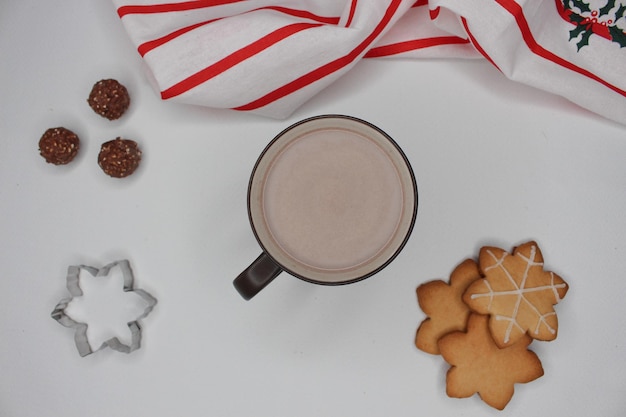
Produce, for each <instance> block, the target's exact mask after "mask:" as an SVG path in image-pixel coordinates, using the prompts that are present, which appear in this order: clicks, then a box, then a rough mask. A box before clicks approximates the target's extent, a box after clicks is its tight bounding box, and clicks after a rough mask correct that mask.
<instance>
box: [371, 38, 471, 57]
mask: <svg viewBox="0 0 626 417" xmlns="http://www.w3.org/2000/svg"><path fill="white" fill-rule="evenodd" d="M466 43H469V40H467V39H463V38H459V37H458V36H440V37H435V38H424V39H414V40H411V41H405V42H398V43H392V44H389V45H384V46H378V47H376V48H372V49H370V50H369V51H367V53H366V54H365V55H364V57H365V58H380V57H383V56H391V55H397V54H401V53H404V52H409V51H415V50H418V49H424V48H431V47H434V46H441V45H461V44H466Z"/></svg>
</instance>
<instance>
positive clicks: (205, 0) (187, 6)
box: [117, 0, 245, 17]
mask: <svg viewBox="0 0 626 417" xmlns="http://www.w3.org/2000/svg"><path fill="white" fill-rule="evenodd" d="M241 1H245V0H193V1H183V2H180V3H163V4H138V5H126V6H121V7H120V8H118V9H117V15H118V16H119V17H124V16H126V15H129V14H151V13H169V12H181V11H185V10H195V9H203V8H205V7H213V6H222V5H224V4H231V3H238V2H241Z"/></svg>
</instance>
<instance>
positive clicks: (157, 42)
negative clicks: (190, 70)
mask: <svg viewBox="0 0 626 417" xmlns="http://www.w3.org/2000/svg"><path fill="white" fill-rule="evenodd" d="M265 9H270V10H275V11H277V12H280V13H284V14H288V15H290V16H294V17H300V18H305V19H310V20H315V21H317V22H321V23H326V24H331V25H336V24H337V23H338V22H339V17H324V16H318V15H315V14H313V13H310V12H308V11H305V10H296V9H288V8H286V7H262V8H259V9H254V10H251V12H253V11H258V10H265ZM221 19H222V18H218V19H212V20H207V21H205V22H199V23H196V24H193V25H190V26H186V27H184V28H180V29H178V30H175V31H174V32H172V33H169V34H167V35H165V36H162V37H160V38H157V39H154V40H151V41H148V42H145V43H143V44H141V45H139V47H138V48H137V50H138V51H139V54H140V55H141V56H144V55H145V54H147V53H148V52H150V51H151V50H153V49H155V48H158V47H159V46H162V45H165V44H166V43H168V42H170V41H171V40H173V39H176V38H177V37H179V36H181V35H184V34H185V33H187V32H190V31H192V30H194V29H196V28H199V27H201V26H204V25H207V24H209V23H212V22H215V21H217V20H221Z"/></svg>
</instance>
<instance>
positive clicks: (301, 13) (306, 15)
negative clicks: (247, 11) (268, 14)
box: [252, 6, 339, 25]
mask: <svg viewBox="0 0 626 417" xmlns="http://www.w3.org/2000/svg"><path fill="white" fill-rule="evenodd" d="M266 9H269V10H275V11H277V12H280V13H284V14H287V15H290V16H294V17H301V18H303V19H310V20H314V21H316V22H320V23H326V24H329V25H336V24H337V23H339V17H335V16H333V17H328V16H319V15H316V14H314V13H311V12H309V11H307V10H299V9H290V8H287V7H280V6H268V7H261V8H258V9H254V10H252V11H253V12H254V11H257V10H266Z"/></svg>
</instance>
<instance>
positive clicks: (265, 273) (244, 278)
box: [233, 252, 283, 300]
mask: <svg viewBox="0 0 626 417" xmlns="http://www.w3.org/2000/svg"><path fill="white" fill-rule="evenodd" d="M281 272H283V270H282V269H281V267H280V266H278V265H277V264H276V263H275V262H274V261H273V260H272V258H270V257H269V256H268V255H267V254H266V253H265V252H263V253H262V254H261V255H260V256H259V257H258V258H256V259H255V260H254V262H252V264H250V266H249V267H247V268H246V269H245V270H244V271H243V272H242V273H241V274H239V276H238V277H237V278H235V280H234V281H233V285H234V286H235V289H236V290H237V292H239V294H240V295H241V296H242V297H243V298H244V299H245V300H249V299H251V298H252V297H254V296H255V295H257V294H258V293H259V291H261V290H262V289H263V288H265V287H266V286H267V284H269V283H270V282H272V280H273V279H274V278H276V277H277V276H278V274H280V273H281Z"/></svg>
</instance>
